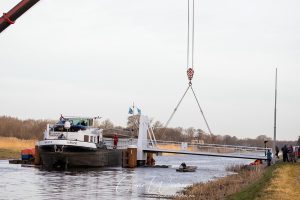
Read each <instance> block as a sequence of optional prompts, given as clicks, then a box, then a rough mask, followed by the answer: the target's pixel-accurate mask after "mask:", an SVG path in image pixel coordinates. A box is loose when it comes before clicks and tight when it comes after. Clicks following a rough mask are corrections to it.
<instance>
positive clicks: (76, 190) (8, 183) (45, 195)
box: [0, 155, 252, 199]
mask: <svg viewBox="0 0 300 200" xmlns="http://www.w3.org/2000/svg"><path fill="white" fill-rule="evenodd" d="M251 161H252V160H243V159H230V158H216V157H205V156H187V155H185V156H182V155H176V156H160V157H156V164H158V165H162V164H165V165H170V168H155V169H153V168H136V169H125V168H100V169H72V170H68V171H45V170H41V169H38V168H32V167H22V166H21V165H14V164H9V163H8V161H6V160H0V199H75V198H76V199H153V197H162V198H168V197H172V195H174V194H176V192H178V191H180V190H181V189H183V188H184V187H186V186H188V185H190V184H192V183H196V182H206V181H208V180H211V179H216V178H219V177H223V176H226V175H228V174H230V172H227V171H226V170H225V168H226V167H227V166H230V165H235V164H246V163H249V162H251ZM181 162H186V163H187V165H196V166H198V169H197V170H196V172H192V173H179V172H176V171H175V168H177V167H178V166H179V165H180V163H181Z"/></svg>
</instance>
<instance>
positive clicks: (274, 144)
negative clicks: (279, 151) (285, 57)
mask: <svg viewBox="0 0 300 200" xmlns="http://www.w3.org/2000/svg"><path fill="white" fill-rule="evenodd" d="M276 115H277V68H276V74H275V108H274V138H273V139H274V141H273V150H274V152H275V149H276V120H277V119H276V117H277V116H276Z"/></svg>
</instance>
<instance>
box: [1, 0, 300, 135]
mask: <svg viewBox="0 0 300 200" xmlns="http://www.w3.org/2000/svg"><path fill="white" fill-rule="evenodd" d="M18 2H19V0H4V1H3V0H2V1H0V13H3V12H7V11H8V10H9V9H10V8H11V7H13V6H14V5H15V4H16V3H18ZM195 4H196V7H195V66H194V69H195V76H194V79H193V87H194V89H195V92H196V93H197V95H198V98H199V101H200V104H201V106H202V108H203V110H204V113H205V115H206V117H207V120H208V123H209V124H210V126H211V129H212V132H213V133H215V134H221V135H224V134H230V135H235V136H237V137H242V138H245V137H251V138H254V137H256V136H258V135H260V134H266V135H268V136H272V135H273V117H274V79H275V68H276V67H278V121H277V126H278V132H277V133H278V136H277V137H278V138H279V139H291V140H296V139H297V138H298V135H300V128H299V125H300V123H299V113H300V103H299V102H300V79H299V75H300V67H299V64H300V12H299V9H300V1H299V0H286V1H282V0H226V1H225V0H201V1H200V0H197V1H196V2H195ZM186 5H187V0H147V1H146V0H126V1H124V0H89V1H82V0H81V1H79V0H76V1H75V0H60V1H58V0H42V1H40V2H39V3H38V4H37V5H36V6H34V7H33V8H32V9H31V10H29V11H28V12H27V13H26V14H25V15H23V16H22V17H20V18H19V19H18V20H17V22H16V23H15V25H12V26H11V27H9V28H8V29H6V30H5V31H4V32H3V33H1V35H0V67H1V73H0V91H1V98H0V115H9V116H15V117H19V118H22V119H26V118H34V119H57V118H58V117H59V115H60V114H61V113H62V114H65V115H80V116H95V115H99V116H102V117H103V118H109V119H110V120H111V121H112V122H113V123H114V124H116V125H125V124H126V119H127V116H128V113H127V112H128V107H129V106H130V105H131V104H132V102H133V101H134V102H135V104H136V105H137V106H138V107H139V108H140V109H141V110H142V113H143V114H145V115H148V116H149V117H151V118H154V119H155V120H159V121H161V122H166V121H167V119H168V117H169V116H170V115H171V112H172V111H173V109H174V107H175V105H176V104H177V102H178V101H179V99H180V97H181V95H182V94H183V92H184V90H185V89H186V87H187V84H188V81H187V77H186V36H187V6H186ZM170 126H171V127H177V126H182V127H185V128H187V127H190V126H192V127H195V128H202V129H204V130H205V131H207V129H206V127H205V123H204V121H203V119H202V117H201V114H200V112H199V110H198V108H197V105H196V102H195V100H194V99H193V96H192V93H191V92H189V93H188V95H187V96H186V98H185V99H184V100H183V102H182V105H181V107H179V110H178V112H177V113H176V114H175V116H174V118H173V120H172V121H171V123H170Z"/></svg>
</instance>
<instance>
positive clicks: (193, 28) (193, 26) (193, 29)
mask: <svg viewBox="0 0 300 200" xmlns="http://www.w3.org/2000/svg"><path fill="white" fill-rule="evenodd" d="M192 16H193V18H192V19H193V23H192V69H194V44H195V41H194V40H195V39H194V34H195V1H194V0H193V14H192Z"/></svg>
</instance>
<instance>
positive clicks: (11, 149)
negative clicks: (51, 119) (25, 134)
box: [0, 137, 36, 160]
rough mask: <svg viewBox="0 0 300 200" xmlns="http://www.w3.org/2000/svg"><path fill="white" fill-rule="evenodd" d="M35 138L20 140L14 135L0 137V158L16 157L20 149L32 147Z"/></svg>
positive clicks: (19, 155) (19, 154)
mask: <svg viewBox="0 0 300 200" xmlns="http://www.w3.org/2000/svg"><path fill="white" fill-rule="evenodd" d="M35 143H36V140H34V139H31V140H22V139H18V138H15V137H0V160H8V159H17V158H20V157H21V150H22V149H26V148H33V147H34V146H35Z"/></svg>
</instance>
